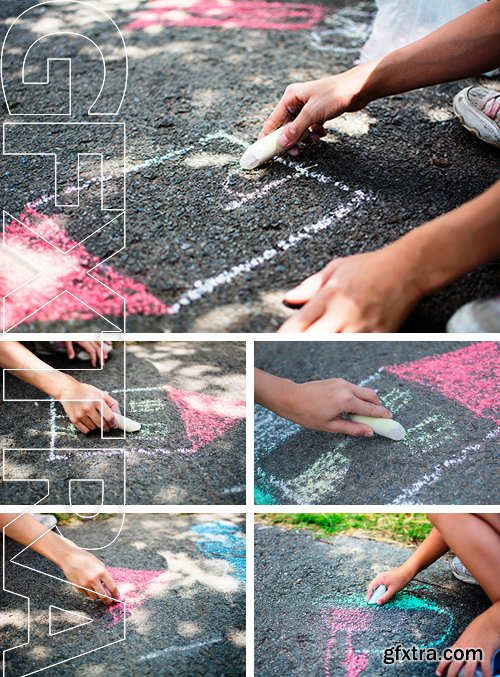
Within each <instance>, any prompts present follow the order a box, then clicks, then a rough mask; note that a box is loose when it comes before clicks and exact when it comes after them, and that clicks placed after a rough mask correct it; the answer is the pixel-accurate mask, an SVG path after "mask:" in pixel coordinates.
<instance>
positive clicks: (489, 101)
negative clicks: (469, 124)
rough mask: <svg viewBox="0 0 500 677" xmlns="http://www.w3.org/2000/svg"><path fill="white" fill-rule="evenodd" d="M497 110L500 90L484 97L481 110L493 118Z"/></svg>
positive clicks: (499, 102) (499, 105)
mask: <svg viewBox="0 0 500 677" xmlns="http://www.w3.org/2000/svg"><path fill="white" fill-rule="evenodd" d="M499 111H500V92H495V93H493V94H491V95H490V96H488V97H487V98H486V100H485V102H484V107H483V112H484V113H486V115H487V116H488V117H489V118H491V119H492V120H495V119H496V117H497V115H498V112H499Z"/></svg>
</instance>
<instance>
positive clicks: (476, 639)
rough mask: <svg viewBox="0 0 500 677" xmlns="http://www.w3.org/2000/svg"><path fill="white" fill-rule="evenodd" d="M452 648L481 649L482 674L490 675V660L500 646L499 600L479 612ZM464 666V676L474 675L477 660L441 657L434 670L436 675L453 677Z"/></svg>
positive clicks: (464, 649)
mask: <svg viewBox="0 0 500 677" xmlns="http://www.w3.org/2000/svg"><path fill="white" fill-rule="evenodd" d="M452 648H453V649H462V650H463V651H464V652H465V651H467V649H477V648H480V649H482V650H483V660H482V661H481V663H480V666H481V670H482V673H481V674H482V675H483V676H484V677H492V673H491V661H492V659H493V654H494V653H495V651H496V650H497V649H499V648H500V602H496V603H495V604H493V606H491V607H490V608H489V609H487V610H486V611H484V612H483V613H482V614H480V615H479V616H478V617H477V618H475V619H474V620H473V621H472V623H470V624H469V625H468V626H467V628H466V629H465V630H464V632H463V633H462V634H461V635H460V637H459V638H458V639H457V641H456V642H455V644H453V646H452ZM462 666H464V677H474V675H475V670H476V667H477V660H475V659H474V658H472V660H468V661H467V662H464V661H463V660H462V661H458V660H454V661H447V660H445V659H443V660H442V661H441V662H440V663H439V665H438V667H437V670H436V675H444V674H446V675H449V677H452V676H453V677H454V676H455V675H457V674H458V672H459V671H460V669H461V668H462Z"/></svg>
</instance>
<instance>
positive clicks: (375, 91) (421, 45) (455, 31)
mask: <svg viewBox="0 0 500 677" xmlns="http://www.w3.org/2000/svg"><path fill="white" fill-rule="evenodd" d="M499 65H500V0H490V2H487V3H484V4H482V5H480V6H479V7H476V8H475V9H473V10H471V11H470V12H467V13H466V14H463V15H461V16H459V17H457V18H456V19H454V20H453V21H450V22H449V23H447V24H445V25H444V26H442V27H441V28H439V29H437V30H436V31H433V32H432V33H430V34H429V35H427V36H425V37H424V38H422V39H421V40H417V41H416V42H414V43H412V44H410V45H407V46H406V47H402V48H401V49H397V50H395V51H393V52H390V53H389V54H386V55H385V56H383V57H381V58H379V59H377V60H375V61H372V62H370V63H368V64H362V65H361V66H358V67H357V68H358V69H362V70H364V72H365V81H364V84H363V87H362V91H361V92H360V99H361V100H362V103H363V104H364V103H367V102H368V101H372V100H374V99H378V98H381V97H384V96H389V95H391V94H397V93H400V92H406V91H409V90H411V89H418V88H419V87H426V86H429V85H434V84H438V83H441V82H450V81H452V80H459V79H461V78H466V77H471V76H474V75H478V74H479V73H481V72H484V71H488V70H492V69H493V68H496V67H497V66H499Z"/></svg>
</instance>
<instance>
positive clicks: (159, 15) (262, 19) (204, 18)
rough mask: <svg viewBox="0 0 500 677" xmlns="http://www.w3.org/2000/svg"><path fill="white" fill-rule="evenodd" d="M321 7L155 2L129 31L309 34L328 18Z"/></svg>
mask: <svg viewBox="0 0 500 677" xmlns="http://www.w3.org/2000/svg"><path fill="white" fill-rule="evenodd" d="M325 14H326V10H325V8H324V7H322V6H321V5H312V4H309V3H290V2H260V1H259V0H185V1H184V2H181V3H179V2H178V0H162V1H161V2H157V1H156V0H152V1H150V2H148V3H147V5H146V7H145V8H142V7H141V9H140V10H139V11H136V12H134V13H133V20H132V22H131V23H129V24H128V25H127V26H126V27H125V29H126V30H144V29H147V28H149V27H153V28H155V27H161V26H184V27H203V28H233V29H235V28H236V29H249V30H278V31H286V30H288V31H298V30H309V29H311V28H313V27H314V26H316V25H317V24H318V23H319V22H320V21H321V20H322V19H323V17H324V16H325Z"/></svg>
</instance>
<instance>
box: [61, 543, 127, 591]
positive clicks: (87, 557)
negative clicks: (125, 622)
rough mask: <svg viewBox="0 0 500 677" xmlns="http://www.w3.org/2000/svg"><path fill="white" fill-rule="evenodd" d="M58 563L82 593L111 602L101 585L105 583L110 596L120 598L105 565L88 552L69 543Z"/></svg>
mask: <svg viewBox="0 0 500 677" xmlns="http://www.w3.org/2000/svg"><path fill="white" fill-rule="evenodd" d="M67 543H69V542H68V541H67ZM59 564H60V566H61V569H62V570H63V572H64V575H65V576H66V578H67V579H68V581H69V582H70V583H73V584H74V585H77V586H80V587H78V588H76V589H77V590H78V592H80V593H81V594H82V595H86V596H87V597H90V599H93V600H100V601H101V602H104V604H112V603H113V599H110V598H109V597H108V592H107V591H106V590H105V589H104V587H103V585H105V586H106V588H107V590H108V591H109V594H111V597H113V598H114V599H120V592H119V590H118V588H117V586H116V583H115V582H114V580H113V579H112V578H111V576H110V575H109V573H108V572H107V571H106V567H105V566H104V564H103V563H102V562H101V560H99V559H97V557H95V556H94V555H92V554H91V553H90V552H87V551H86V550H82V549H81V548H79V547H78V546H76V545H74V544H73V543H70V544H69V547H68V550H67V552H66V550H65V553H64V555H63V556H62V557H61V558H60V562H59Z"/></svg>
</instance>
